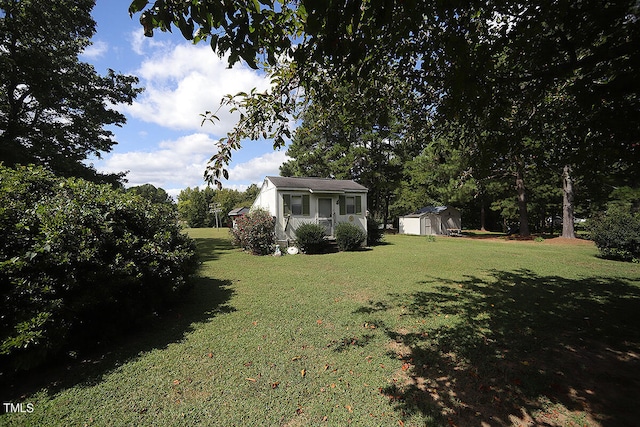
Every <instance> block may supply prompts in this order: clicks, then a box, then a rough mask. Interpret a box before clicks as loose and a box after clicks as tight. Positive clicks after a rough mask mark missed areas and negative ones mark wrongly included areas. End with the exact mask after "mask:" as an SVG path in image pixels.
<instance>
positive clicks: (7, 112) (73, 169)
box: [0, 0, 141, 183]
mask: <svg viewBox="0 0 640 427" xmlns="http://www.w3.org/2000/svg"><path fill="white" fill-rule="evenodd" d="M93 6H94V0H79V1H75V0H74V1H70V0H52V1H47V2H42V1H35V0H20V1H19V0H0V11H1V13H0V43H1V46H0V64H2V65H1V66H0V87H1V90H0V161H2V162H3V163H4V165H5V166H15V165H19V164H28V163H36V164H41V165H43V166H46V167H47V168H48V169H50V170H52V171H54V172H55V173H57V174H59V175H64V176H80V177H84V178H89V179H92V180H97V181H100V180H106V181H110V182H112V183H115V182H118V181H119V180H120V179H121V178H122V175H106V176H105V175H101V174H99V173H97V172H96V171H95V170H94V169H93V168H92V167H90V166H87V165H85V164H84V163H83V161H84V160H86V159H87V158H88V157H89V156H91V155H95V156H98V157H99V156H100V154H101V153H102V152H108V151H109V150H110V149H111V147H112V146H113V145H114V144H116V141H115V140H114V135H113V133H112V132H111V131H109V130H106V129H105V126H108V125H116V126H121V125H122V124H124V123H125V116H124V115H123V114H122V113H120V112H118V111H117V110H116V109H114V108H112V107H111V106H112V105H117V104H120V103H129V104H130V103H131V102H132V101H133V100H134V99H135V97H136V95H137V94H138V93H139V92H140V90H141V89H139V88H136V87H135V84H136V83H137V82H138V79H137V78H136V77H133V76H125V75H122V74H117V73H115V72H114V71H113V70H109V71H108V73H107V75H106V76H101V75H99V74H98V73H97V72H96V70H95V69H94V68H93V66H91V65H90V64H87V63H83V62H80V61H79V59H78V55H79V54H80V53H82V51H83V50H84V49H85V48H86V47H87V46H89V45H90V44H91V42H90V39H91V37H92V36H93V34H94V33H95V25H96V24H95V22H94V20H93V19H92V18H91V10H92V8H93Z"/></svg>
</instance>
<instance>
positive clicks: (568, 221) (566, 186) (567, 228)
mask: <svg viewBox="0 0 640 427" xmlns="http://www.w3.org/2000/svg"><path fill="white" fill-rule="evenodd" d="M562 237H564V238H566V239H575V237H576V233H575V230H574V229H573V179H572V178H571V166H569V165H564V167H563V168H562Z"/></svg>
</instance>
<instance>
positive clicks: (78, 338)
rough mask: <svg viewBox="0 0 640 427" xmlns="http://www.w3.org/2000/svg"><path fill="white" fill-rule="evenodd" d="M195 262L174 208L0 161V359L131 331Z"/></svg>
mask: <svg viewBox="0 0 640 427" xmlns="http://www.w3.org/2000/svg"><path fill="white" fill-rule="evenodd" d="M197 264H198V263H197V259H196V253H195V244H194V242H193V241H192V240H191V239H189V238H188V237H187V236H185V235H184V234H183V233H182V232H181V230H180V228H179V227H178V225H177V222H176V211H175V207H174V206H172V205H167V204H154V203H151V202H149V201H147V200H145V199H143V198H142V197H140V196H137V195H133V194H125V193H124V192H123V191H121V190H115V189H113V188H111V187H109V186H106V185H97V184H92V183H90V182H87V181H84V180H81V179H74V178H69V179H63V178H57V177H55V176H54V175H52V174H51V173H49V172H47V171H45V170H44V169H43V168H40V167H22V168H19V169H18V170H13V169H8V168H5V167H2V166H0V283H2V287H1V288H0V312H1V313H2V315H1V316H0V359H5V362H11V363H12V364H14V366H16V367H25V368H26V367H30V366H33V365H36V364H38V363H40V362H42V361H44V360H45V359H46V358H47V357H48V356H51V355H53V354H55V353H56V352H58V351H60V350H62V349H65V348H68V347H69V346H71V345H76V344H77V343H79V342H82V341H84V340H86V339H87V338H88V337H91V338H94V337H95V339H100V338H101V336H104V335H105V334H107V333H117V332H118V331H119V330H124V329H125V328H130V322H131V321H132V320H134V319H136V318H137V317H140V316H142V315H144V314H146V313H149V312H151V311H153V310H157V309H159V308H161V307H162V306H163V305H164V304H165V303H167V302H169V301H170V300H171V299H172V297H173V296H174V295H175V294H176V293H178V292H179V291H181V290H182V289H184V288H185V287H186V285H187V279H188V277H189V276H190V275H191V274H192V273H194V272H195V270H196V268H197ZM14 362H17V363H14ZM5 366H6V364H5Z"/></svg>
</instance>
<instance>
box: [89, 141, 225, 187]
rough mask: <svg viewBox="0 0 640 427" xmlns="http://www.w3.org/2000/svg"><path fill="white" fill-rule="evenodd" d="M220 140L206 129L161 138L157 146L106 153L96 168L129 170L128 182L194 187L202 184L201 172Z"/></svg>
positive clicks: (109, 170)
mask: <svg viewBox="0 0 640 427" xmlns="http://www.w3.org/2000/svg"><path fill="white" fill-rule="evenodd" d="M216 142H217V141H216V140H213V139H211V138H210V137H209V136H208V135H206V134H203V133H196V134H191V135H186V136H183V137H180V138H178V139H176V140H174V141H162V142H160V144H159V147H158V149H157V150H153V151H151V150H149V151H129V152H124V153H114V154H111V155H108V156H105V159H104V160H103V161H101V162H100V163H99V164H98V165H97V168H98V169H99V170H101V171H103V172H120V171H129V173H128V174H127V177H126V178H127V180H128V181H129V183H128V186H135V185H142V184H146V183H149V184H153V185H155V186H156V187H162V188H166V187H168V186H169V187H171V186H178V187H181V188H186V187H194V186H197V185H202V184H203V179H202V174H203V172H204V170H205V167H206V164H207V161H208V160H209V158H210V156H211V154H212V153H213V152H215V150H216V146H215V143H216Z"/></svg>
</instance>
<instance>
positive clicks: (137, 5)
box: [129, 0, 149, 16]
mask: <svg viewBox="0 0 640 427" xmlns="http://www.w3.org/2000/svg"><path fill="white" fill-rule="evenodd" d="M147 4H149V2H148V1H147V0H133V1H132V2H131V4H130V5H129V16H133V14H134V13H137V12H140V11H141V10H142V9H144V8H145V6H146V5H147Z"/></svg>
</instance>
